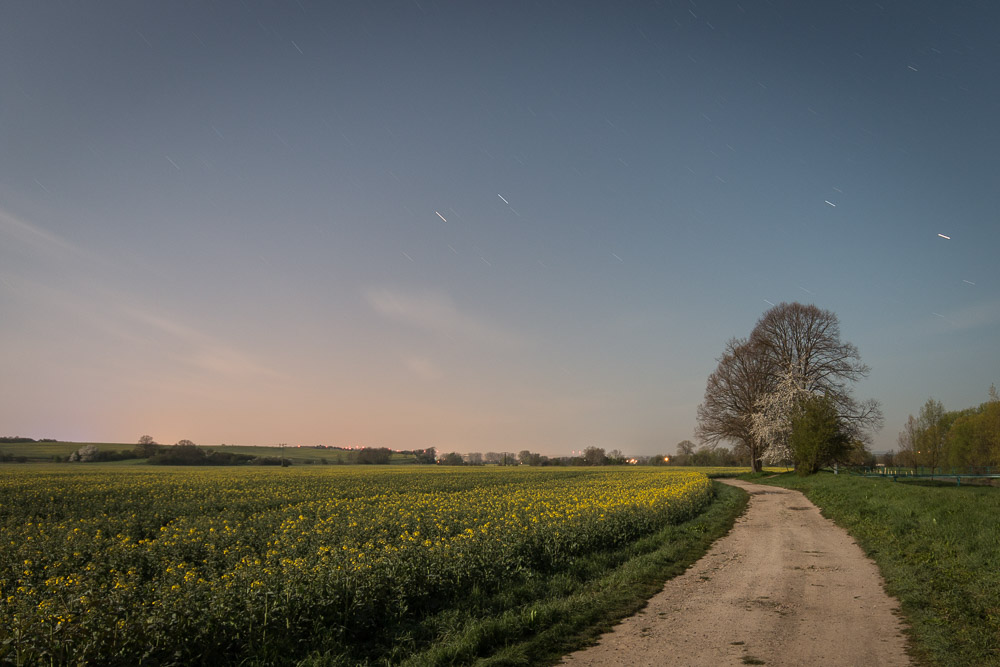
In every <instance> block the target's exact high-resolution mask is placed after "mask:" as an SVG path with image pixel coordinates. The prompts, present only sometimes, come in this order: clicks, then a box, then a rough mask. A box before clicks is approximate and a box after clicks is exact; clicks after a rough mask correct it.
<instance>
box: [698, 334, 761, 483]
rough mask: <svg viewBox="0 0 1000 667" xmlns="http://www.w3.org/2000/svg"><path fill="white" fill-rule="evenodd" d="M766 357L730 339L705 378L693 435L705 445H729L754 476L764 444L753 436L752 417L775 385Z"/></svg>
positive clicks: (752, 346)
mask: <svg viewBox="0 0 1000 667" xmlns="http://www.w3.org/2000/svg"><path fill="white" fill-rule="evenodd" d="M770 371H771V369H770V368H769V367H768V365H767V356H766V355H765V354H763V353H762V351H761V350H760V349H759V347H758V346H757V344H756V343H753V342H750V341H747V340H745V339H738V338H733V339H731V340H730V341H729V342H727V343H726V350H725V352H723V354H722V356H721V357H719V365H718V366H717V367H716V369H715V371H714V372H713V373H712V374H711V375H709V376H708V384H707V385H706V386H705V400H704V402H703V403H702V404H701V405H699V406H698V427H697V429H696V430H695V435H697V436H698V438H699V439H700V440H701V441H702V442H703V443H705V444H709V445H716V444H718V443H719V442H722V441H724V440H725V441H729V442H732V443H734V444H735V445H736V448H737V450H739V451H741V452H742V453H744V454H746V455H747V456H749V458H750V468H751V469H752V470H753V471H754V472H759V471H760V469H761V455H762V454H763V446H764V445H763V443H762V442H761V441H760V439H759V438H757V437H756V436H755V435H754V433H753V423H752V416H753V414H754V412H756V411H757V405H758V403H759V402H760V400H761V399H762V398H763V397H764V396H766V395H767V394H768V393H769V392H770V391H771V390H772V389H773V385H774V375H773V374H772V373H771V372H770Z"/></svg>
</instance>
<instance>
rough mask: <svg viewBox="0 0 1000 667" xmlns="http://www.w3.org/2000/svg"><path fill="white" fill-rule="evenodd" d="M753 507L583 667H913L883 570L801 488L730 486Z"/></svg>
mask: <svg viewBox="0 0 1000 667" xmlns="http://www.w3.org/2000/svg"><path fill="white" fill-rule="evenodd" d="M726 481H727V483H730V484H733V485H734V486H739V487H741V488H743V489H746V490H747V491H748V492H749V493H750V494H751V498H750V505H749V507H748V508H747V511H746V513H745V514H744V515H743V516H742V517H740V518H739V519H738V520H737V521H736V525H735V526H733V530H732V531H731V532H730V533H729V535H727V536H726V537H723V538H722V539H720V540H719V541H718V542H716V543H715V544H714V545H713V546H712V548H711V550H710V551H709V552H708V553H707V554H706V555H705V556H704V557H703V558H702V559H701V560H699V561H698V562H697V563H695V564H694V565H693V566H692V567H691V568H690V569H689V570H688V571H687V572H685V573H684V574H683V575H681V576H679V577H676V578H674V579H672V580H670V581H668V582H667V583H666V585H665V586H664V588H663V590H662V591H661V592H660V593H658V594H657V595H656V597H654V598H652V599H651V600H650V601H649V604H648V605H647V606H646V608H645V609H644V610H643V611H641V612H640V613H639V614H637V615H635V616H633V617H631V618H628V619H626V620H625V621H623V622H622V623H621V624H620V625H618V626H617V627H615V628H614V629H613V630H612V631H611V632H609V633H607V634H605V635H604V636H602V637H601V639H600V642H599V644H597V645H596V646H593V647H591V648H588V649H586V650H583V651H580V652H577V653H573V654H571V655H569V656H566V657H565V658H564V659H563V664H567V665H574V666H581V665H601V666H604V665H628V666H629V667H638V666H640V665H656V666H660V667H661V666H664V665H693V666H700V665H705V666H708V665H712V666H714V665H745V664H757V665H760V664H766V665H827V666H829V665H865V666H868V665H908V664H910V663H909V660H908V659H907V657H906V654H905V653H904V645H905V640H904V637H903V636H902V634H901V629H902V625H901V624H900V622H899V620H898V619H897V618H896V616H895V615H894V614H893V610H894V609H895V608H896V604H895V601H894V600H892V599H891V598H889V597H888V596H887V595H886V594H885V592H884V591H883V588H882V579H881V577H880V575H879V573H878V569H877V568H876V567H875V564H874V563H873V562H871V561H870V560H868V558H866V557H865V555H864V553H863V552H862V551H861V548H860V547H858V546H857V545H856V544H855V543H854V541H853V540H852V539H851V537H850V536H848V534H847V533H846V532H845V531H844V530H842V529H841V528H839V527H838V526H836V525H835V524H834V523H833V522H832V521H829V520H827V519H824V518H823V517H822V516H821V515H820V513H819V510H818V509H817V508H816V506H815V505H813V504H812V503H811V502H809V501H808V500H807V499H806V497H805V496H803V495H802V494H801V493H799V492H798V491H790V490H786V489H780V488H777V487H772V486H762V485H760V484H750V483H748V482H742V481H737V480H726Z"/></svg>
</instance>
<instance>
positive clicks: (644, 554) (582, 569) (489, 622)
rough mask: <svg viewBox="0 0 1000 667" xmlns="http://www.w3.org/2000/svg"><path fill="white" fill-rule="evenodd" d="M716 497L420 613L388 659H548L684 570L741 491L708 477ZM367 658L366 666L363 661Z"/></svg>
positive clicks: (495, 662)
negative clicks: (658, 526) (656, 526)
mask: <svg viewBox="0 0 1000 667" xmlns="http://www.w3.org/2000/svg"><path fill="white" fill-rule="evenodd" d="M713 486H714V488H715V494H716V497H715V500H714V501H713V502H712V504H711V505H710V506H709V507H708V508H707V509H706V510H705V511H704V512H702V513H701V514H700V515H698V516H697V517H695V518H694V519H692V520H690V521H687V522H685V523H683V524H679V525H676V526H669V527H667V528H665V529H664V530H662V531H660V532H658V533H656V534H653V535H650V536H647V537H645V538H643V539H640V540H638V541H636V542H633V543H631V544H629V545H627V546H626V547H624V548H622V549H618V550H613V551H604V552H600V553H596V554H591V555H589V556H587V557H584V558H580V559H578V561H577V562H576V563H575V566H574V568H573V569H572V572H571V573H561V574H558V575H556V576H553V577H536V578H532V579H529V580H526V581H524V580H522V581H517V582H512V585H511V586H510V587H508V588H505V589H504V590H501V591H496V592H492V593H490V594H487V593H485V592H479V591H473V593H472V595H470V596H469V597H468V598H467V599H466V600H465V601H464V603H463V604H462V605H461V606H459V607H453V608H450V609H448V610H446V611H443V612H441V613H439V614H437V615H434V616H431V617H428V618H425V619H422V620H421V621H420V622H419V623H417V624H415V625H413V626H412V627H410V628H407V629H406V631H405V632H403V633H402V634H399V635H397V636H395V637H393V638H392V639H391V643H392V645H393V647H394V650H395V651H397V652H398V653H397V654H396V655H395V656H393V655H391V654H390V655H386V654H384V653H383V654H382V659H383V660H386V659H387V661H388V663H391V664H401V665H406V666H408V667H425V666H431V665H466V664H473V663H475V664H477V665H489V666H492V667H499V666H507V665H539V664H555V663H557V662H558V661H559V659H560V658H561V657H562V656H564V655H566V654H567V653H570V652H572V651H574V650H577V649H580V648H583V647H585V646H587V645H588V644H591V643H593V642H594V641H596V639H597V638H598V637H599V636H600V635H601V634H602V633H603V632H606V631H608V630H610V629H611V628H612V627H613V626H614V625H615V624H616V623H617V622H619V621H620V620H621V619H623V618H626V617H628V616H630V615H632V614H635V613H636V612H637V611H639V610H640V609H642V608H643V607H644V606H645V604H646V601H647V600H648V599H649V598H650V597H652V596H653V595H655V594H656V593H657V592H659V590H660V589H661V588H662V587H663V583H664V582H665V581H666V580H667V579H670V578H671V577H674V576H677V575H679V574H681V573H682V572H684V571H685V570H686V569H687V568H688V567H689V566H690V565H691V564H692V563H694V562H695V561H696V560H698V559H699V558H700V557H701V556H702V555H704V553H705V552H706V551H707V550H708V548H709V547H710V546H711V544H712V543H713V542H714V541H715V540H716V539H718V538H719V537H722V536H723V535H725V534H726V533H727V532H729V530H730V528H731V527H732V525H733V522H734V521H735V520H736V517H738V516H739V515H740V514H741V513H742V512H743V510H744V508H745V507H746V504H747V499H748V496H747V494H746V493H745V492H743V491H742V490H740V489H736V488H733V487H729V486H726V485H724V484H719V483H714V484H713ZM300 664H301V665H302V666H303V667H305V666H309V667H318V666H321V665H322V666H333V665H337V666H339V665H346V664H358V661H357V656H342V655H340V656H338V655H329V654H326V655H315V656H312V657H311V658H309V659H307V660H305V661H303V662H302V663H300ZM365 664H367V663H365Z"/></svg>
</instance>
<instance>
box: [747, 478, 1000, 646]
mask: <svg viewBox="0 0 1000 667" xmlns="http://www.w3.org/2000/svg"><path fill="white" fill-rule="evenodd" d="M753 481H755V482H758V483H763V484H773V485H776V486H783V487H786V488H791V489H798V490H800V491H802V492H803V493H805V495H806V496H807V497H808V498H809V500H811V501H812V502H813V503H815V504H816V505H817V506H818V507H819V508H820V509H821V510H822V512H823V515H824V516H827V517H829V518H831V519H833V520H834V521H835V522H836V523H837V524H839V525H841V526H842V527H844V528H845V529H846V530H847V531H848V532H849V533H850V534H851V536H853V537H854V538H855V540H857V542H858V544H859V545H861V547H862V548H863V549H864V550H865V552H866V553H867V554H868V555H869V556H870V557H871V558H872V559H873V560H874V561H875V562H876V563H877V564H878V567H879V569H880V570H881V572H882V576H883V577H884V578H885V582H886V591H887V592H888V593H889V594H890V595H892V596H894V597H896V598H897V599H898V600H899V601H900V606H901V612H902V615H903V618H904V620H905V621H906V623H908V624H909V626H910V630H909V631H908V634H909V637H910V647H911V651H912V655H913V657H914V658H915V659H916V660H917V661H919V662H921V663H925V664H933V665H1000V489H998V488H994V487H987V486H971V485H969V486H956V485H954V484H950V485H926V484H912V483H907V482H892V481H889V480H879V479H866V478H861V477H853V476H850V475H846V474H840V475H833V474H830V473H820V474H817V475H813V476H811V477H797V476H795V474H794V473H790V474H785V475H780V476H777V477H771V478H767V477H763V476H755V477H754V478H753Z"/></svg>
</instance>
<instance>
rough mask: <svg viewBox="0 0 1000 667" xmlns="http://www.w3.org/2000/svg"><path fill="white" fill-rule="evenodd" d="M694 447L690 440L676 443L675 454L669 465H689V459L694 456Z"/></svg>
mask: <svg viewBox="0 0 1000 667" xmlns="http://www.w3.org/2000/svg"><path fill="white" fill-rule="evenodd" d="M694 450H695V446H694V443H693V442H691V441H690V440H681V441H680V442H678V443H677V450H676V451H677V453H676V454H674V456H673V458H671V459H670V461H669V463H673V464H674V465H678V466H689V465H691V457H693V456H694Z"/></svg>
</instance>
